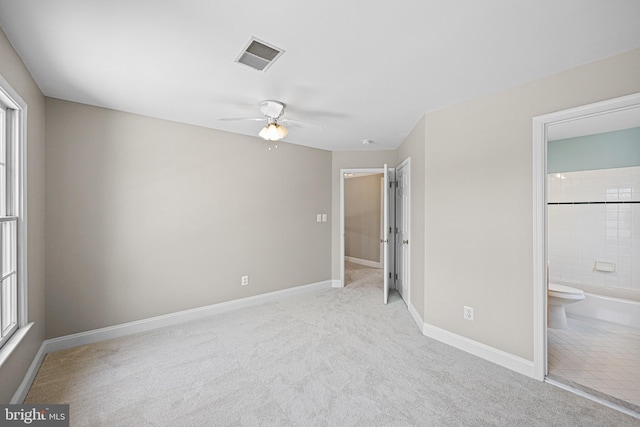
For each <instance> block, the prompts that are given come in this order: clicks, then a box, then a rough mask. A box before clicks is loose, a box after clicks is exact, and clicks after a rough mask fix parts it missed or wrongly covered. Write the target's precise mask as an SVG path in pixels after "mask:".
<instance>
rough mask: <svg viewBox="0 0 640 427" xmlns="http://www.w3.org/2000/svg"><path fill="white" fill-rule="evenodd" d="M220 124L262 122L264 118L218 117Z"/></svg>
mask: <svg viewBox="0 0 640 427" xmlns="http://www.w3.org/2000/svg"><path fill="white" fill-rule="evenodd" d="M217 120H219V121H221V122H264V121H266V120H267V119H266V118H265V117H218V118H217Z"/></svg>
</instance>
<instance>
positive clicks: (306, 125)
mask: <svg viewBox="0 0 640 427" xmlns="http://www.w3.org/2000/svg"><path fill="white" fill-rule="evenodd" d="M279 122H280V123H281V124H283V125H291V126H293V127H299V128H305V129H313V130H322V126H320V125H319V124H316V123H309V122H301V121H299V120H289V119H281V120H279Z"/></svg>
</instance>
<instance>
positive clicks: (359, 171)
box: [336, 168, 384, 288]
mask: <svg viewBox="0 0 640 427" xmlns="http://www.w3.org/2000/svg"><path fill="white" fill-rule="evenodd" d="M345 173H353V174H378V173H384V168H360V169H340V286H336V287H338V288H344V254H345V251H344V174H345Z"/></svg>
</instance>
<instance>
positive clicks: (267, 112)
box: [218, 100, 322, 141]
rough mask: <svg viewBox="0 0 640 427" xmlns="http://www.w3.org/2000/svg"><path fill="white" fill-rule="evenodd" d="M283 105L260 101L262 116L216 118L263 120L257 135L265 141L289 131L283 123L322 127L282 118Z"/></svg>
mask: <svg viewBox="0 0 640 427" xmlns="http://www.w3.org/2000/svg"><path fill="white" fill-rule="evenodd" d="M284 107H285V105H284V104H283V103H282V102H280V101H271V100H268V101H262V102H261V103H260V112H261V113H262V114H263V116H264V117H231V118H225V117H220V118H218V120H221V121H230V122H232V121H256V122H263V121H266V122H267V124H266V125H265V126H264V127H263V128H262V129H261V130H260V132H259V133H258V135H259V136H260V137H262V138H263V139H266V140H267V141H279V140H281V139H282V138H284V137H285V136H287V133H289V131H288V130H287V128H285V127H284V126H283V125H291V126H297V127H303V128H304V127H306V128H315V129H318V130H321V129H322V126H319V125H316V124H313V123H307V122H301V121H298V120H289V119H284V118H282V115H283V114H284Z"/></svg>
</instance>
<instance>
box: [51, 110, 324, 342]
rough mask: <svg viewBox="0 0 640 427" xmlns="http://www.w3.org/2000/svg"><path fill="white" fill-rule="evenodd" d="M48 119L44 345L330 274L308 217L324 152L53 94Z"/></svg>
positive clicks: (319, 209)
mask: <svg viewBox="0 0 640 427" xmlns="http://www.w3.org/2000/svg"><path fill="white" fill-rule="evenodd" d="M46 112H47V117H46V126H47V127H46V137H47V151H46V154H47V157H46V159H47V163H46V167H47V169H46V173H47V187H46V190H47V195H46V197H47V223H46V225H47V242H46V259H47V301H46V302H47V311H46V317H47V331H46V335H47V337H57V336H61V335H66V334H71V333H75V332H80V331H86V330H91V329H95V328H100V327H105V326H109V325H115V324H119V323H123V322H128V321H133V320H137V319H143V318H148V317H151V316H157V315H161V314H165V313H171V312H175V311H179V310H185V309H189V308H194V307H199V306H204V305H208V304H214V303H219V302H222V301H228V300H232V299H236V298H242V297H247V296H251V295H256V294H261V293H265V292H270V291H276V290H280V289H285V288H290V287H294V286H299V285H306V284H309V283H315V282H319V281H324V280H329V279H331V230H330V225H329V223H317V222H316V214H317V213H327V212H329V211H330V208H331V177H330V171H331V153H330V152H328V151H322V150H316V149H312V148H307V147H302V146H298V145H291V144H284V143H283V144H279V148H278V149H277V150H274V151H268V150H267V146H266V144H265V143H264V141H262V140H261V139H259V138H254V137H247V136H242V135H235V134H231V133H226V132H221V131H216V130H212V129H206V128H202V127H196V126H190V125H185V124H179V123H175V122H169V121H165V120H159V119H152V118H148V117H143V116H138V115H134V114H128V113H123V112H117V111H113V110H107V109H103V108H96V107H91V106H87V105H82V104H76V103H72V102H67V101H61V100H57V99H51V98H47V101H46ZM243 275H248V276H249V286H246V287H241V286H240V278H241V276H243Z"/></svg>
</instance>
